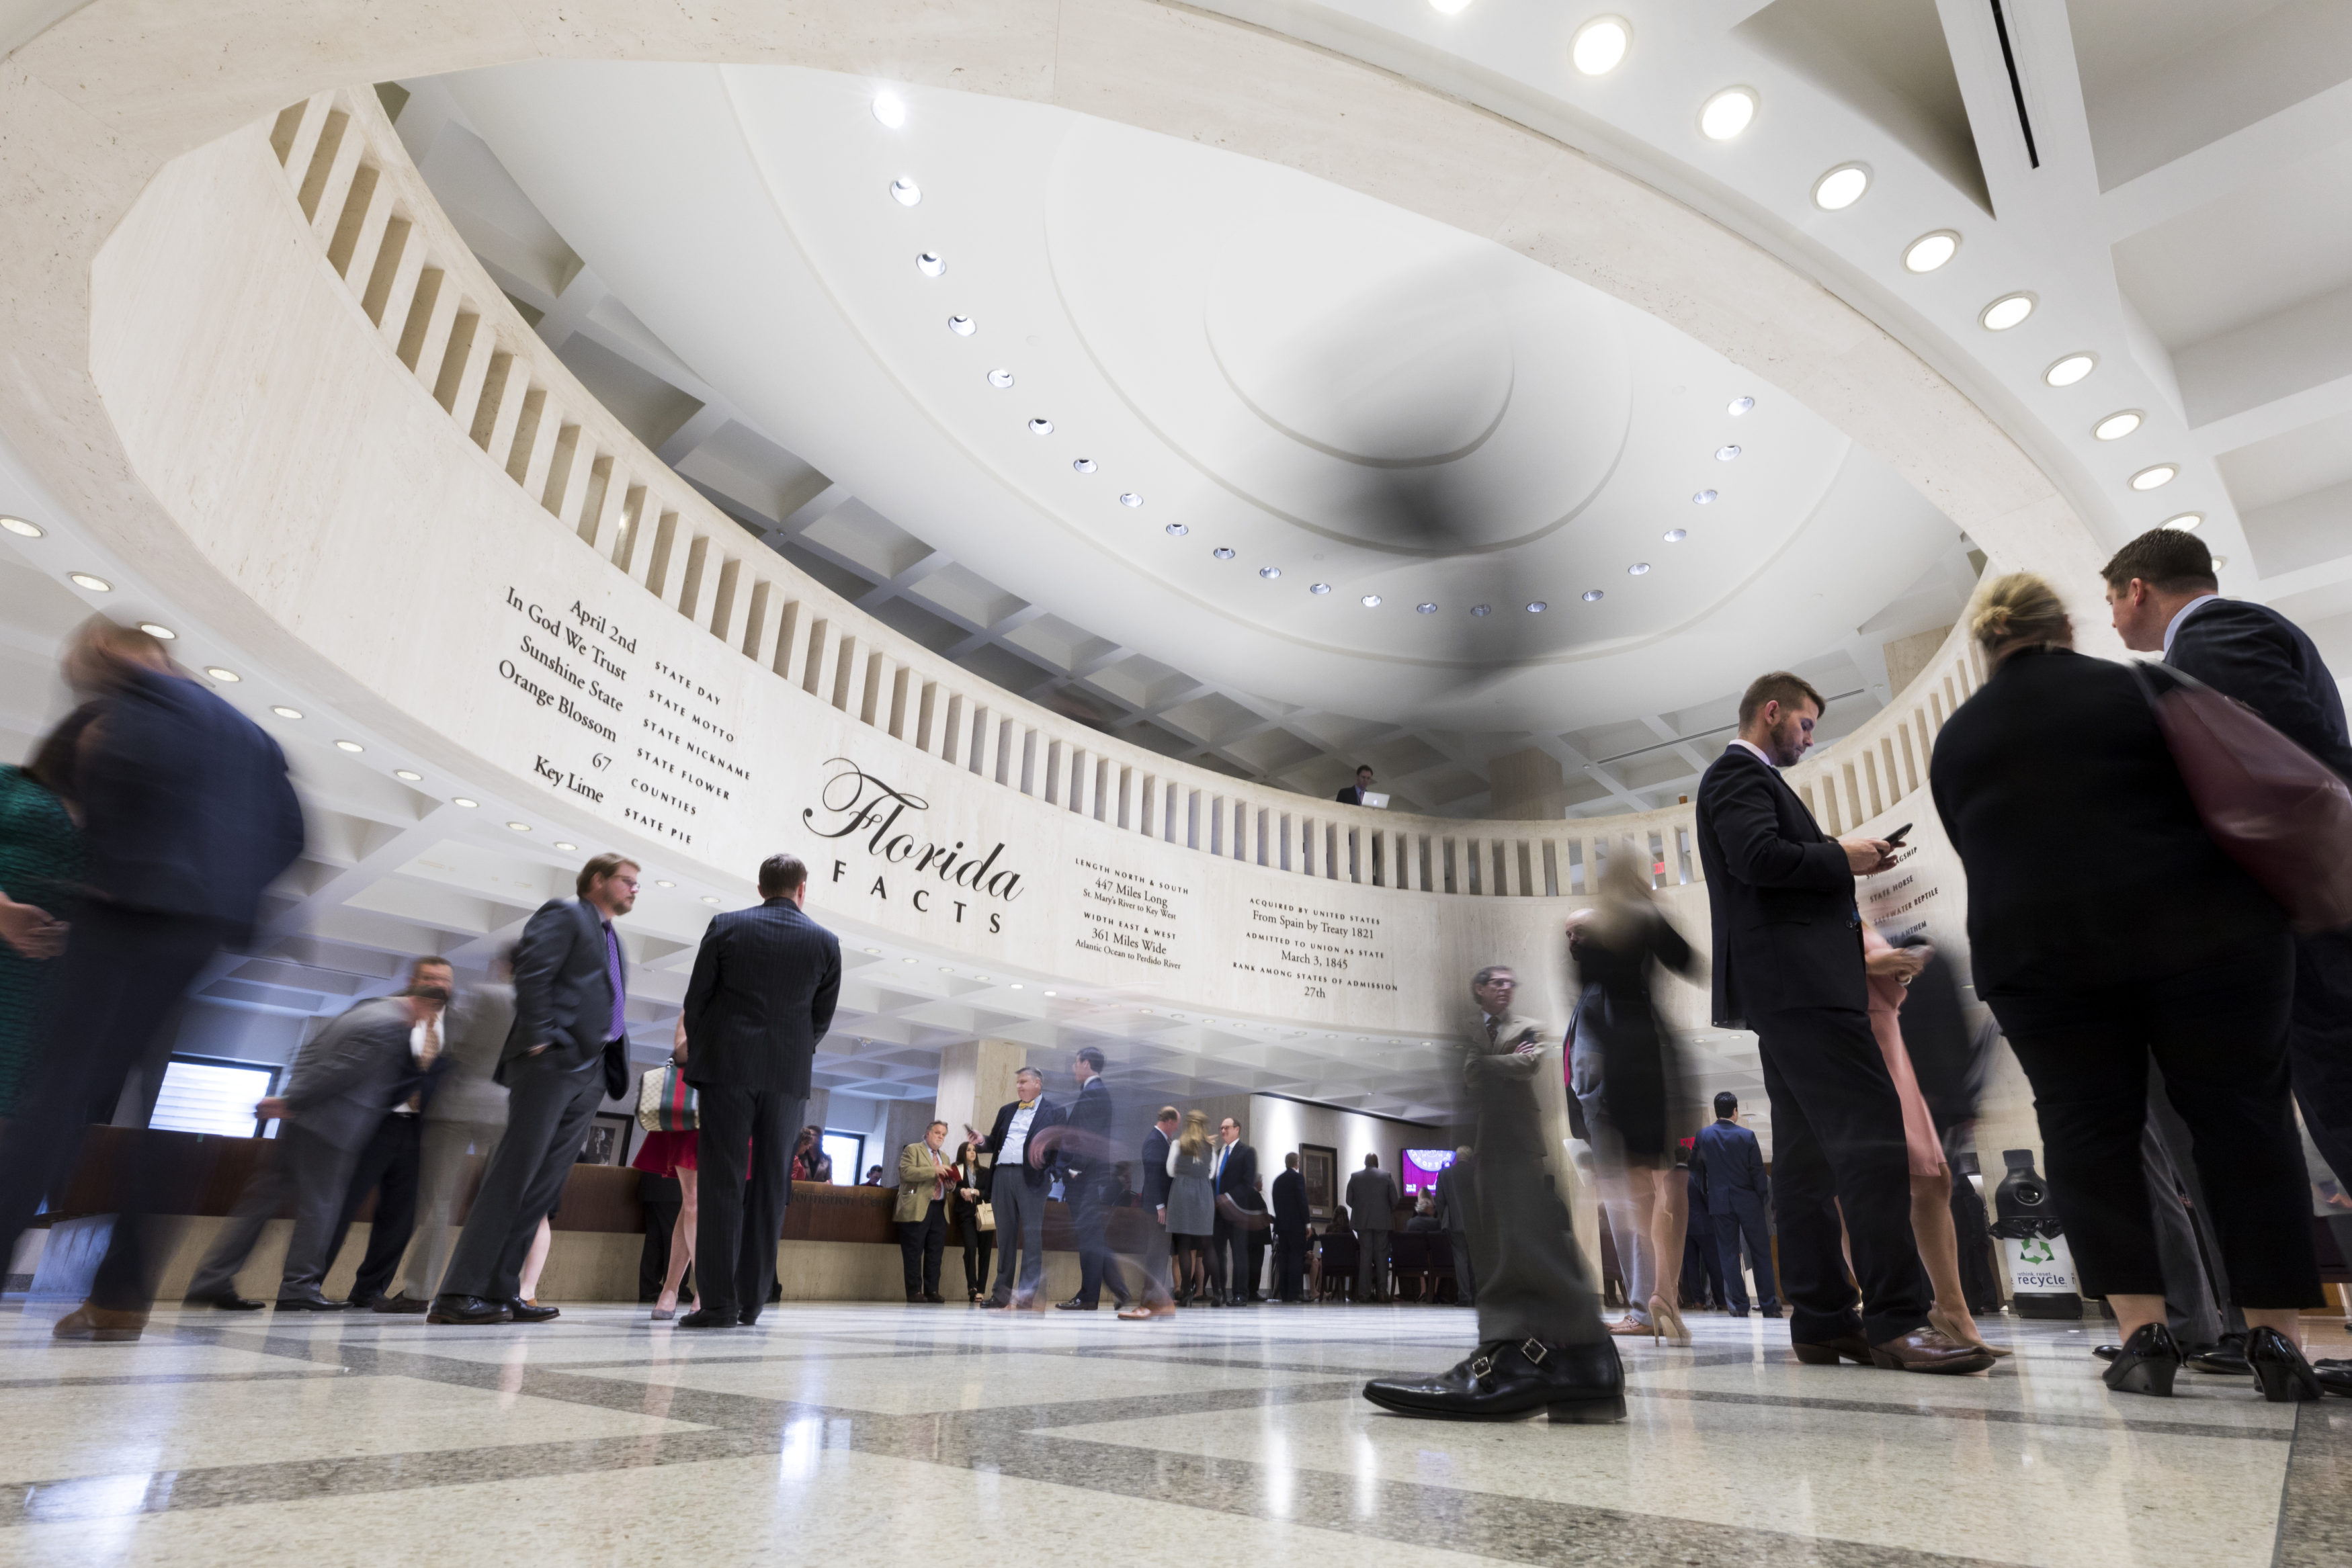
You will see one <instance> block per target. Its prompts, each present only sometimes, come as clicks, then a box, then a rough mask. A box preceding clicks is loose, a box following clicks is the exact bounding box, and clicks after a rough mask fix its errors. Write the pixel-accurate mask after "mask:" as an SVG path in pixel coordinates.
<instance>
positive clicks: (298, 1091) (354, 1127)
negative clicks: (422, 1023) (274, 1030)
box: [282, 997, 425, 1152]
mask: <svg viewBox="0 0 2352 1568" xmlns="http://www.w3.org/2000/svg"><path fill="white" fill-rule="evenodd" d="M414 1027H415V1020H414V1019H411V1018H410V1017H409V1016H408V1004H407V1002H406V1001H405V1000H404V999H403V998H399V997H376V998H373V999H371V1000H368V1001H364V1002H362V1003H360V1004H359V1005H358V1006H356V1007H354V1008H352V1009H351V1010H350V1011H348V1012H346V1013H344V1014H343V1015H342V1016H341V1018H338V1019H335V1021H334V1022H332V1023H331V1024H329V1025H328V1026H327V1027H326V1028H325V1029H323V1030H320V1032H319V1036H318V1038H317V1039H315V1040H311V1041H310V1043H309V1044H307V1045H305V1046H304V1047H303V1048H302V1049H301V1050H300V1051H298V1052H296V1053H295V1056H294V1066H293V1068H292V1070H291V1071H289V1072H288V1073H287V1075H286V1089H285V1092H284V1095H283V1096H282V1097H283V1098H284V1100H285V1102H286V1120H287V1121H288V1122H289V1123H291V1124H293V1125H295V1126H298V1127H300V1128H301V1129H302V1130H303V1131H305V1132H307V1133H310V1134H312V1135H313V1136H316V1137H319V1138H322V1139H324V1140H326V1141H327V1142H328V1143H331V1144H332V1145H335V1147H337V1148H339V1149H344V1150H349V1151H352V1152H356V1151H358V1150H360V1149H362V1148H364V1147H365V1146H366V1145H367V1141H368V1140H369V1139H370V1138H373V1136H375V1130H376V1127H377V1125H378V1124H380V1123H382V1122H383V1119H384V1117H386V1116H388V1115H390V1114H391V1113H392V1108H393V1107H394V1105H397V1104H399V1103H401V1102H402V1101H403V1100H405V1099H407V1098H408V1096H409V1095H410V1094H412V1093H414V1092H415V1091H416V1088H417V1085H418V1083H419V1082H422V1080H423V1078H424V1076H425V1075H424V1074H422V1073H420V1072H419V1071H417V1068H416V1058H415V1055H414V1054H412V1053H411V1052H410V1051H409V1049H408V1036H409V1031H410V1030H411V1029H412V1028H414Z"/></svg>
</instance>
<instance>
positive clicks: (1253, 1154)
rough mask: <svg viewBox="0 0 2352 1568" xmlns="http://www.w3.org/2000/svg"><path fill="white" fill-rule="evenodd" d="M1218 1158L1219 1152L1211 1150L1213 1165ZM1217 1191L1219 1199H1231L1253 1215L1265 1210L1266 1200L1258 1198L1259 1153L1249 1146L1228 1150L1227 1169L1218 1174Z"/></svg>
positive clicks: (1236, 1146)
mask: <svg viewBox="0 0 2352 1568" xmlns="http://www.w3.org/2000/svg"><path fill="white" fill-rule="evenodd" d="M1216 1158H1217V1151H1216V1150H1214V1149H1211V1150H1210V1151H1209V1159H1210V1162H1211V1164H1212V1165H1213V1164H1214V1163H1215V1161H1216ZM1215 1190H1216V1194H1217V1196H1218V1197H1231V1198H1232V1199H1233V1200H1234V1203H1235V1204H1237V1205H1239V1206H1240V1207H1243V1208H1245V1209H1248V1210H1250V1211H1251V1212H1252V1213H1255V1212H1257V1211H1258V1210H1260V1209H1263V1208H1264V1207H1265V1198H1263V1197H1259V1196H1258V1190H1257V1151H1256V1150H1255V1149H1254V1148H1252V1147H1250V1145H1247V1144H1235V1145H1234V1146H1233V1147H1232V1148H1230V1149H1228V1150H1226V1151H1225V1168H1224V1169H1223V1170H1221V1171H1219V1172H1217V1181H1216V1188H1215Z"/></svg>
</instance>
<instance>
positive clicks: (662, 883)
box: [654, 877, 914, 964]
mask: <svg viewBox="0 0 2352 1568" xmlns="http://www.w3.org/2000/svg"><path fill="white" fill-rule="evenodd" d="M654 885H655V886H656V887H676V886H677V883H674V882H671V881H669V880H668V879H667V878H665V877H656V878H654ZM907 962H908V963H909V964H911V963H913V962H914V960H913V959H912V958H909V959H908V960H907Z"/></svg>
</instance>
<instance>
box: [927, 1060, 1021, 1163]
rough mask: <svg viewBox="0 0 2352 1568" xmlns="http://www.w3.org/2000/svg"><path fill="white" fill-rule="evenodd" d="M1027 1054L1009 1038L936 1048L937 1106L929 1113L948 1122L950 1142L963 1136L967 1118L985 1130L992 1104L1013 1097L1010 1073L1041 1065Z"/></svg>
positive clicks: (993, 1115)
mask: <svg viewBox="0 0 2352 1568" xmlns="http://www.w3.org/2000/svg"><path fill="white" fill-rule="evenodd" d="M1030 1056H1031V1048H1030V1047H1028V1046H1025V1045H1023V1044H1021V1043H1020V1042H1019V1041H1017V1040H973V1041H971V1042H970V1043H968V1044H963V1045H950V1046H949V1047H947V1048H946V1049H945V1050H943V1051H940V1093H939V1108H938V1109H937V1110H936V1111H934V1112H933V1113H932V1114H933V1115H935V1116H937V1117H938V1118H939V1119H940V1121H942V1122H945V1123H946V1124H948V1137H949V1141H950V1143H954V1142H957V1141H960V1140H961V1138H962V1137H963V1129H964V1124H965V1123H967V1122H969V1123H971V1124H972V1125H973V1126H975V1127H978V1128H979V1129H980V1130H981V1131H982V1133H983V1134H984V1133H986V1132H987V1131H988V1129H989V1124H991V1123H992V1122H993V1121H994V1120H995V1119H996V1108H997V1107H998V1106H1000V1105H1002V1104H1003V1103H1005V1102H1006V1101H1008V1100H1010V1099H1012V1098H1013V1073H1014V1072H1015V1071H1018V1070H1019V1069H1020V1068H1022V1067H1024V1066H1035V1067H1043V1066H1045V1062H1044V1061H1031V1060H1030Z"/></svg>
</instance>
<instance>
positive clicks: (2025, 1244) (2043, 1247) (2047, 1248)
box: [2017, 1236, 2058, 1263]
mask: <svg viewBox="0 0 2352 1568" xmlns="http://www.w3.org/2000/svg"><path fill="white" fill-rule="evenodd" d="M2057 1256H2058V1253H2057V1251H2056V1249H2053V1247H2052V1246H2051V1245H2050V1239H2049V1238H2048V1237H2046V1236H2029V1237H2026V1238H2025V1239H2023V1240H2022V1241H2021V1242H2020V1243H2019V1245H2018V1249H2017V1260H2018V1261H2019V1262H2021V1263H2048V1262H2051V1261H2053V1260H2055V1259H2056V1258H2057Z"/></svg>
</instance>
